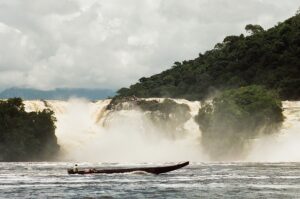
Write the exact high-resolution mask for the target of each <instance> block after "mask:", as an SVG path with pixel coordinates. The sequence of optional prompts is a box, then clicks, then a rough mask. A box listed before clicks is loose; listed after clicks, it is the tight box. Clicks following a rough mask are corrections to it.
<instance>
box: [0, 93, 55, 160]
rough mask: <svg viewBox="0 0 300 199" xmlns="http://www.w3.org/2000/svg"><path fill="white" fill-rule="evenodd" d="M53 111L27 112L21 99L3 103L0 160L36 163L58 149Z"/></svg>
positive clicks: (0, 107) (0, 103)
mask: <svg viewBox="0 0 300 199" xmlns="http://www.w3.org/2000/svg"><path fill="white" fill-rule="evenodd" d="M53 114H54V113H53V112H52V111H51V110H48V109H46V110H43V111H41V112H30V113H27V112H25V108H24V104H23V102H22V100H21V99H20V98H12V99H8V100H7V101H0V161H37V160H46V159H47V158H51V157H52V156H53V155H55V154H56V152H58V150H59V146H58V144H57V139H56V136H55V125H54V122H55V121H56V120H55V118H54V116H53Z"/></svg>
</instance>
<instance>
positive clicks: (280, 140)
mask: <svg viewBox="0 0 300 199" xmlns="http://www.w3.org/2000/svg"><path fill="white" fill-rule="evenodd" d="M147 100H150V99H147ZM152 100H153V99H152ZM155 100H158V101H160V102H161V101H163V99H155ZM175 101H176V102H177V103H179V104H186V105H188V106H189V107H190V110H191V112H190V113H191V115H192V116H195V115H196V114H197V113H198V110H199V108H200V107H201V104H200V102H190V101H187V100H179V99H175ZM109 103H110V100H100V101H97V102H90V101H86V100H83V99H71V100H69V101H55V100H48V101H25V107H26V110H27V111H36V110H43V109H45V108H50V109H52V110H53V111H54V112H55V116H56V118H57V122H56V126H57V129H56V136H57V138H58V142H59V144H60V145H61V148H62V153H61V157H60V158H61V160H70V161H91V162H166V161H170V162H171V161H183V160H190V161H208V157H207V156H206V154H204V153H203V152H202V150H201V144H200V139H201V132H200V130H199V127H198V125H197V124H196V123H195V122H194V119H193V117H192V118H191V119H190V120H188V121H187V122H186V123H185V124H184V128H185V129H186V130H187V132H188V133H187V134H184V135H183V136H180V137H175V138H172V137H169V136H165V133H164V132H162V130H161V129H159V128H157V127H156V126H155V124H153V123H152V122H150V121H149V119H148V118H147V117H146V116H145V114H144V113H143V112H142V111H139V110H121V111H115V112H109V111H106V110H105V107H106V106H107V105H108V104H109ZM283 106H284V109H285V110H284V115H285V117H286V119H285V122H284V125H283V128H282V130H281V132H279V133H278V134H276V135H271V136H267V137H263V138H259V139H257V140H254V141H253V145H252V148H251V150H250V152H249V155H248V157H246V159H245V160H246V161H300V154H299V153H298V151H299V150H300V145H299V140H300V139H298V138H300V132H299V130H300V102H288V101H287V102H283Z"/></svg>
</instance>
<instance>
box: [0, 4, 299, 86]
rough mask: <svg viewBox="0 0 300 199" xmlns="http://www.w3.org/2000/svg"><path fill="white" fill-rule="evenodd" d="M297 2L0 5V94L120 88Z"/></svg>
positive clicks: (278, 15)
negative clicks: (12, 89)
mask: <svg viewBox="0 0 300 199" xmlns="http://www.w3.org/2000/svg"><path fill="white" fill-rule="evenodd" d="M299 6H300V0H285V1H283V0H186V1H184V0H0V44H1V45H0V90H1V89H5V88H9V87H33V88H39V89H52V88H56V87H80V88H113V89H116V88H119V87H123V86H128V85H130V84H131V83H134V82H136V81H137V80H138V79H139V78H140V77H142V76H149V75H152V74H155V73H158V72H160V71H162V70H164V69H167V68H169V67H171V66H172V64H173V63H174V62H175V61H183V60H188V59H193V58H195V57H197V55H198V54H199V52H204V51H206V50H209V49H211V48H212V47H213V46H214V44H215V43H217V42H219V41H222V39H223V38H224V37H225V36H227V35H232V34H240V33H243V32H244V30H243V29H244V27H245V25H246V24H249V23H252V24H260V25H262V26H263V27H264V28H270V27H272V26H273V25H275V24H277V22H279V21H282V20H284V19H286V18H288V17H291V16H293V15H294V14H295V13H296V11H297V9H298V8H299Z"/></svg>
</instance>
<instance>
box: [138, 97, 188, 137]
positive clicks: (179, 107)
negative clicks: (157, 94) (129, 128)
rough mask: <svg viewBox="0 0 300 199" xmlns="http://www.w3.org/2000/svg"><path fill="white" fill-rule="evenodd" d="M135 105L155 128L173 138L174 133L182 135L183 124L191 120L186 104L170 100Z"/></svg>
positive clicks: (143, 101)
mask: <svg viewBox="0 0 300 199" xmlns="http://www.w3.org/2000/svg"><path fill="white" fill-rule="evenodd" d="M137 105H138V107H140V108H141V109H142V110H143V111H145V113H146V116H147V117H148V118H149V119H150V120H151V121H152V122H153V123H154V124H155V126H158V127H160V128H161V130H163V131H166V132H169V133H170V135H173V136H174V135H176V132H177V133H184V132H185V130H184V128H183V127H184V124H185V122H186V121H187V120H189V119H190V118H191V114H190V108H189V107H188V106H187V105H186V104H177V103H176V102H175V101H173V100H170V99H165V100H164V101H163V102H161V103H159V102H158V101H156V100H152V101H145V100H141V101H139V102H138V103H137Z"/></svg>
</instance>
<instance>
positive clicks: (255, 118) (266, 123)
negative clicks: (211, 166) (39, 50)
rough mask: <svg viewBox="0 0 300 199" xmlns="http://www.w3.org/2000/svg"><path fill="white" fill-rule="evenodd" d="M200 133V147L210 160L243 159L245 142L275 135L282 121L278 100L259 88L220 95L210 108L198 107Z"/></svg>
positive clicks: (229, 91) (274, 95) (254, 87)
mask: <svg viewBox="0 0 300 199" xmlns="http://www.w3.org/2000/svg"><path fill="white" fill-rule="evenodd" d="M195 120H196V121H197V123H198V124H199V127H200V130H201V132H202V139H201V141H202V145H203V147H204V149H205V150H206V151H207V152H208V154H210V155H211V157H212V158H213V159H217V160H223V159H234V158H239V156H241V155H244V152H245V151H246V150H245V149H246V147H247V144H248V142H249V141H250V140H251V139H255V138H257V137H258V136H260V135H264V134H271V133H275V132H277V130H278V128H279V127H280V126H281V123H282V121H283V114H282V105H281V101H280V99H279V98H278V96H277V95H276V94H275V93H274V92H271V91H268V90H266V89H264V88H263V87H261V86H255V85H253V86H247V87H241V88H238V89H231V90H227V91H224V92H223V93H222V94H221V95H220V96H218V97H215V98H214V99H213V101H212V103H211V104H206V105H204V106H202V108H201V109H200V110H199V114H198V116H197V117H196V118H195Z"/></svg>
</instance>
